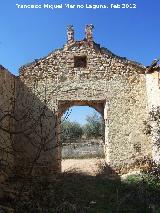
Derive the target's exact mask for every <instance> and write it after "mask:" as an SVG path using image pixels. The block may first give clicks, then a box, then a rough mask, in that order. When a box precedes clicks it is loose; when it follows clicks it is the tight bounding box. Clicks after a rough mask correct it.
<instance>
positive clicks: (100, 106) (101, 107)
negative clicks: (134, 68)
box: [57, 100, 108, 168]
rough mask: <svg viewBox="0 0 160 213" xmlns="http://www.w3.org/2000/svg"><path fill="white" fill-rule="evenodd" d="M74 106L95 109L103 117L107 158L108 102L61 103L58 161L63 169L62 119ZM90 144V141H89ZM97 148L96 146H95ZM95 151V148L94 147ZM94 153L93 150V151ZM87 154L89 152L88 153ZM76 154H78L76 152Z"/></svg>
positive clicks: (104, 147) (82, 101)
mask: <svg viewBox="0 0 160 213" xmlns="http://www.w3.org/2000/svg"><path fill="white" fill-rule="evenodd" d="M73 106H88V107H91V108H93V109H95V110H96V111H97V112H98V114H100V115H101V117H102V120H103V139H102V141H103V157H104V156H105V159H106V157H108V156H107V152H106V144H107V134H108V131H107V129H108V128H107V119H106V112H105V111H106V101H105V100H94V101H93V100H91V101H86V100H75V101H60V102H59V113H58V119H57V127H58V128H57V131H58V134H57V145H58V160H59V166H60V168H61V162H62V157H63V156H62V139H61V118H62V116H63V114H64V113H65V112H66V111H67V110H68V109H69V108H71V107H73ZM87 142H88V143H90V142H89V141H87ZM95 146H96V145H95ZM94 149H95V147H94ZM91 151H92V150H91ZM86 152H87V151H86ZM75 153H76V152H75Z"/></svg>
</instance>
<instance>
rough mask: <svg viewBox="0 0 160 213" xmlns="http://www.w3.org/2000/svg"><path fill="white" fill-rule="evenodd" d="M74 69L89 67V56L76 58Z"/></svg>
mask: <svg viewBox="0 0 160 213" xmlns="http://www.w3.org/2000/svg"><path fill="white" fill-rule="evenodd" d="M74 67H75V68H78V67H82V68H85V67H87V56H74Z"/></svg>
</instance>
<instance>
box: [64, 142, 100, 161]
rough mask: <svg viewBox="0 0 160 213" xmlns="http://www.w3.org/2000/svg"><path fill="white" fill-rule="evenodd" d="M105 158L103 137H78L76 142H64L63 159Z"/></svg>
mask: <svg viewBox="0 0 160 213" xmlns="http://www.w3.org/2000/svg"><path fill="white" fill-rule="evenodd" d="M97 157H98V158H104V142H103V140H102V139H94V138H93V139H78V140H76V141H75V142H71V143H70V142H68V143H64V144H63V146H62V158H63V159H72V158H74V159H79V158H80V159H81V158H97Z"/></svg>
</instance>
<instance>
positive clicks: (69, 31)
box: [67, 25, 74, 45]
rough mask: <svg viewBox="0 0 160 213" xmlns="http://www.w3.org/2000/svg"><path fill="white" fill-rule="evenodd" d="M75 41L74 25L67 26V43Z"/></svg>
mask: <svg viewBox="0 0 160 213" xmlns="http://www.w3.org/2000/svg"><path fill="white" fill-rule="evenodd" d="M72 43H74V29H73V26H72V25H69V26H68V27H67V44H69V45H70V44H72Z"/></svg>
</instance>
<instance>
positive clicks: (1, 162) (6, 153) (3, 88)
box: [0, 65, 17, 172]
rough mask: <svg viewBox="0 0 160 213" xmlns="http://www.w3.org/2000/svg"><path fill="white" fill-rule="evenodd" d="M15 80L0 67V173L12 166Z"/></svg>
mask: <svg viewBox="0 0 160 213" xmlns="http://www.w3.org/2000/svg"><path fill="white" fill-rule="evenodd" d="M16 81H17V78H16V77H15V76H14V75H12V74H11V73H10V72H9V71H8V70H6V69H5V68H4V67H3V66H2V65H0V171H1V172H2V171H6V170H7V171H8V170H10V169H11V168H13V165H14V153H13V143H14V142H13V140H14V134H12V133H13V132H14V125H13V123H14V121H13V117H14V100H15V99H14V98H15V84H16Z"/></svg>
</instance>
